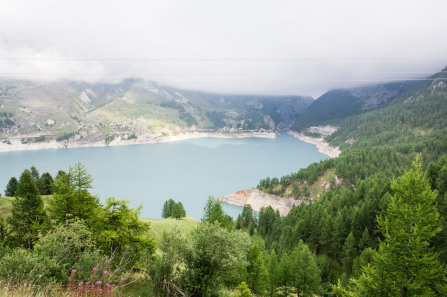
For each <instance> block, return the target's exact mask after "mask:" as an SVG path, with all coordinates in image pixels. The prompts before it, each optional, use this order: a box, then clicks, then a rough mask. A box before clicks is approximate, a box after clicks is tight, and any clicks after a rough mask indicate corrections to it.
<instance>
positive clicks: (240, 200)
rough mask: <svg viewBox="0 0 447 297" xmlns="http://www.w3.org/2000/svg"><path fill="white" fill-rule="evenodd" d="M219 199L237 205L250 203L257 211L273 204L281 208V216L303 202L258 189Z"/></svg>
mask: <svg viewBox="0 0 447 297" xmlns="http://www.w3.org/2000/svg"><path fill="white" fill-rule="evenodd" d="M219 200H220V201H222V202H225V203H228V204H233V205H237V206H244V205H245V204H250V205H251V207H252V208H253V209H254V210H256V211H260V210H261V208H262V207H267V206H271V207H272V208H273V209H275V210H279V213H280V214H281V216H285V215H287V214H288V213H289V211H290V209H292V207H293V205H299V204H301V203H302V202H303V201H301V200H295V199H293V198H283V197H280V196H276V195H272V194H267V193H264V192H262V191H260V190H258V189H248V190H242V191H239V192H236V193H233V194H229V195H226V196H224V197H222V198H219Z"/></svg>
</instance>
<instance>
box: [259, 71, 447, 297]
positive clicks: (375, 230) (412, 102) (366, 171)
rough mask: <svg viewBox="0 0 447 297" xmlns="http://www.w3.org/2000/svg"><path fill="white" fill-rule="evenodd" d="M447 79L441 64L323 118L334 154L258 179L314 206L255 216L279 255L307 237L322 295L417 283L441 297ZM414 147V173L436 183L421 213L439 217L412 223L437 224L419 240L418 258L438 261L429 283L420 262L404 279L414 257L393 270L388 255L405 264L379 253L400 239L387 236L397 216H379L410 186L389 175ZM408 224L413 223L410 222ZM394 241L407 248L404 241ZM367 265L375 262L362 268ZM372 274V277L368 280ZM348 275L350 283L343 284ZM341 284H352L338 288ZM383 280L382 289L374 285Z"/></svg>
mask: <svg viewBox="0 0 447 297" xmlns="http://www.w3.org/2000/svg"><path fill="white" fill-rule="evenodd" d="M446 77H447V76H446V74H445V70H444V72H441V73H438V74H436V75H434V76H432V77H430V78H429V80H428V81H424V82H422V83H420V84H419V85H417V86H415V87H413V88H412V89H411V90H409V91H407V92H405V93H404V94H402V95H401V96H399V97H398V98H396V99H394V101H393V102H392V103H391V104H389V105H387V106H385V107H383V108H380V109H376V110H373V111H370V112H366V113H362V114H360V115H356V116H351V117H346V118H343V119H338V120H333V121H329V122H327V121H326V122H324V123H325V124H331V125H334V126H337V127H339V129H338V130H337V131H336V132H335V133H333V134H332V135H331V136H329V137H327V139H328V140H329V141H330V142H331V143H333V144H337V145H340V146H341V147H342V149H343V153H342V155H341V156H340V157H338V158H336V159H331V160H326V161H322V162H320V163H319V164H312V165H311V166H309V167H308V168H305V169H302V170H300V171H299V172H297V173H295V174H290V175H288V176H284V177H282V178H274V179H270V178H269V179H267V180H262V181H261V182H260V185H259V188H260V189H262V190H264V191H266V192H271V193H275V194H279V195H289V196H290V193H292V194H293V195H294V196H295V197H296V198H300V199H305V200H306V198H307V199H309V198H313V199H312V200H313V202H312V203H309V204H301V205H300V206H299V207H295V208H294V209H292V211H291V212H290V213H289V214H288V215H287V216H286V217H284V218H280V217H279V216H278V215H276V216H275V214H274V212H273V211H272V210H269V209H266V210H264V211H262V212H261V213H260V216H259V223H258V231H260V232H259V233H260V234H262V235H263V238H264V240H265V245H266V248H267V249H271V250H274V251H275V252H276V254H277V255H279V256H280V257H281V255H286V254H288V253H289V252H290V251H291V250H292V249H293V248H294V247H295V246H296V244H297V242H298V241H299V240H303V241H304V243H306V244H307V245H308V246H309V247H310V249H311V250H312V251H313V252H314V254H315V259H316V261H317V263H318V265H319V267H320V269H321V277H322V281H323V283H325V286H326V290H327V292H330V291H331V290H332V289H334V290H335V291H334V292H336V293H334V294H336V295H340V296H372V295H377V296H392V295H393V294H401V295H402V292H403V291H407V292H409V291H411V290H414V291H413V293H412V294H415V292H419V293H420V292H424V293H422V295H424V296H425V295H428V296H433V295H442V293H441V291H442V290H441V289H439V288H440V287H439V286H441V287H442V285H441V283H442V281H441V279H442V274H443V273H442V271H441V265H443V264H444V263H445V261H446V256H447V255H446V252H445V251H446V238H447V237H446V233H445V232H446V230H445V227H446V226H445V222H446V219H447V212H446V207H445V205H446V201H447V194H446V187H445V185H446V184H447V175H446V174H445V173H446V172H447V159H446V157H445V156H446V155H447V130H446V127H447V122H446V118H447V88H446V81H445V80H446ZM347 140H350V141H347ZM417 154H420V155H421V158H422V160H423V161H418V162H419V163H418V165H417V168H416V169H413V170H414V172H420V173H419V174H421V176H420V177H419V178H422V172H425V180H427V182H429V184H430V187H431V189H432V190H435V192H434V193H433V195H432V196H430V197H432V198H431V199H433V204H432V205H435V206H436V208H435V209H434V210H433V213H431V214H428V213H427V214H423V215H422V216H426V217H424V218H423V219H421V220H422V221H420V222H424V221H423V220H425V219H429V218H431V219H433V220H435V222H431V223H421V224H422V225H423V227H420V226H419V227H418V228H426V227H428V225H426V224H432V225H433V224H434V225H433V226H439V227H440V229H436V228H437V227H433V228H435V229H433V230H432V231H433V232H432V233H430V236H428V237H426V238H425V239H424V240H425V242H426V243H425V244H424V245H423V246H424V247H425V249H424V250H423V252H422V255H419V256H418V257H420V258H418V260H417V261H423V260H422V258H424V257H425V254H424V253H427V254H426V256H427V257H428V258H430V257H431V258H430V259H432V260H431V261H434V262H431V263H432V264H431V265H433V269H435V270H436V269H438V272H437V274H436V279H435V278H433V279H431V280H430V281H428V280H423V279H424V277H425V276H424V273H428V271H425V270H423V269H422V268H421V269H420V270H418V271H413V272H412V273H414V275H412V277H413V279H412V280H411V281H410V280H409V279H408V278H405V273H404V271H405V269H407V270H406V271H407V273H408V271H409V270H408V269H410V268H408V267H409V266H411V265H416V264H411V263H412V262H408V264H407V265H409V266H408V267H407V268H402V269H401V270H400V271H393V269H391V268H390V267H391V266H392V265H393V264H391V263H394V262H393V261H404V259H401V258H399V255H397V254H396V256H395V259H394V258H393V259H386V260H385V259H384V258H382V257H385V256H384V254H382V253H385V251H387V250H388V248H386V247H385V245H386V246H387V247H388V246H392V245H393V244H397V243H395V242H393V238H392V237H388V236H389V235H388V233H387V232H388V231H389V228H391V227H388V224H392V223H393V221H392V220H391V221H386V220H385V221H384V218H385V217H386V216H387V215H391V213H390V211H391V210H390V207H394V206H392V205H393V203H397V202H396V200H395V199H397V198H393V197H396V195H397V196H399V195H404V193H406V192H405V191H407V190H403V189H400V188H399V187H397V186H396V184H395V183H396V181H395V180H394V181H393V179H395V178H397V177H399V176H401V175H402V174H404V172H405V171H408V170H410V168H411V163H412V161H413V160H415V158H416V155H417ZM328 173H332V175H330V176H332V179H329V180H327V182H328V187H327V188H326V189H325V191H324V192H323V193H321V194H320V195H319V197H307V196H308V195H309V192H310V191H309V190H308V189H309V188H311V187H312V185H313V184H314V183H315V182H316V181H317V180H318V179H320V178H322V177H325V176H328ZM424 182H425V181H424ZM415 183H416V182H415ZM420 191H422V189H420ZM424 193H425V194H423V195H429V194H427V193H426V192H424ZM430 195H431V194H430ZM434 197H435V198H434ZM414 207H416V206H414ZM419 207H422V206H419ZM424 207H425V206H424ZM387 208H388V210H387ZM392 212H393V213H392V215H393V216H394V215H396V213H395V212H396V210H393V211H392ZM438 213H439V220H438V219H437V218H438ZM402 215H403V214H402ZM264 221H265V222H268V223H264ZM272 222H273V223H272ZM386 222H388V223H386ZM264 224H266V225H264ZM393 224H394V223H393ZM415 224H416V223H415ZM432 225H430V226H432ZM402 228H404V227H403V226H402ZM409 228H410V227H409ZM412 228H416V227H415V225H413V227H412ZM408 230H410V229H408ZM408 230H406V232H407V233H406V234H407V244H410V245H412V244H413V241H412V239H411V237H412V235H411V234H408ZM401 231H402V232H403V231H405V230H401ZM389 232H391V231H389ZM399 232H400V231H399ZM396 236H397V235H396ZM408 236H410V241H408V238H409V237H408ZM387 240H388V241H389V242H388V241H387ZM381 242H382V243H381ZM382 244H383V246H382ZM399 244H400V248H403V246H402V244H403V243H399ZM429 246H430V248H428V247H429ZM431 253H432V254H431ZM429 255H430V256H429ZM402 257H403V256H402ZM412 260H413V259H412ZM384 261H387V262H384ZM408 261H410V260H408ZM415 261H416V260H415ZM370 262H371V263H372V264H371V266H370V267H371V269H370V270H366V271H365V270H363V269H364V268H365V267H366V265H367V264H368V263H370ZM385 263H387V264H386V265H389V266H386V265H385ZM396 265H397V264H396ZM421 265H422V264H421ZM362 267H363V268H362ZM410 270H411V269H410ZM378 271H380V273H382V276H380V278H379V276H378V275H376V274H375V273H378ZM432 272H433V271H432ZM433 273H434V272H433ZM372 277H374V281H373V282H376V283H375V284H373V283H372V282H371V279H370V278H372ZM350 278H352V280H350V281H349V279H350ZM367 278H369V280H367ZM404 279H405V280H404ZM413 281H414V282H415V283H413ZM336 283H338V286H337V287H333V288H331V287H330V284H336ZM416 283H417V284H416ZM348 284H349V285H348ZM346 285H348V287H344V286H346ZM413 286H414V287H413ZM384 287H387V290H385V291H380V290H382V289H383V288H384ZM365 292H367V293H365ZM365 294H366V295H365ZM410 295H411V294H410ZM410 295H403V296H410Z"/></svg>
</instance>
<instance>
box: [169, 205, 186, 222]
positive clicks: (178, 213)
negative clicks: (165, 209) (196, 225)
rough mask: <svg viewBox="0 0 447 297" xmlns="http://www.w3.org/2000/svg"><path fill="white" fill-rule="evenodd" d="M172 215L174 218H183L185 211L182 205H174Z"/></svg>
mask: <svg viewBox="0 0 447 297" xmlns="http://www.w3.org/2000/svg"><path fill="white" fill-rule="evenodd" d="M171 215H172V216H173V217H174V218H176V219H177V220H179V219H181V217H182V216H183V213H182V209H181V208H180V205H178V204H177V203H176V204H174V207H173V208H172V213H171Z"/></svg>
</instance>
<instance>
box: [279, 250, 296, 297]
mask: <svg viewBox="0 0 447 297" xmlns="http://www.w3.org/2000/svg"><path fill="white" fill-rule="evenodd" d="M293 268H294V267H293V265H292V261H291V260H290V257H289V256H288V255H287V253H285V254H283V255H282V257H281V260H280V261H279V268H278V272H279V274H278V278H279V288H278V290H279V291H280V292H281V295H282V296H286V297H287V296H290V295H291V294H292V288H293V282H294V278H295V275H294V274H295V271H294V270H293Z"/></svg>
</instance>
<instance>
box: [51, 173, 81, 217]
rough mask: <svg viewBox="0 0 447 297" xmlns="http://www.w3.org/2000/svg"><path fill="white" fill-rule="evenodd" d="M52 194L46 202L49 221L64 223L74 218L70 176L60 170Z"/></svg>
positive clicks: (73, 199)
mask: <svg viewBox="0 0 447 297" xmlns="http://www.w3.org/2000/svg"><path fill="white" fill-rule="evenodd" d="M53 191H54V194H53V196H52V197H51V198H50V200H49V202H48V212H49V215H50V217H51V219H53V220H55V221H56V222H57V223H64V222H66V221H67V220H69V219H71V218H73V217H74V216H75V209H76V205H75V204H76V200H75V197H74V190H73V187H72V184H71V179H70V176H69V175H68V174H67V173H66V172H65V171H62V170H60V171H59V172H58V173H57V175H56V179H55V180H54V183H53Z"/></svg>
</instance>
